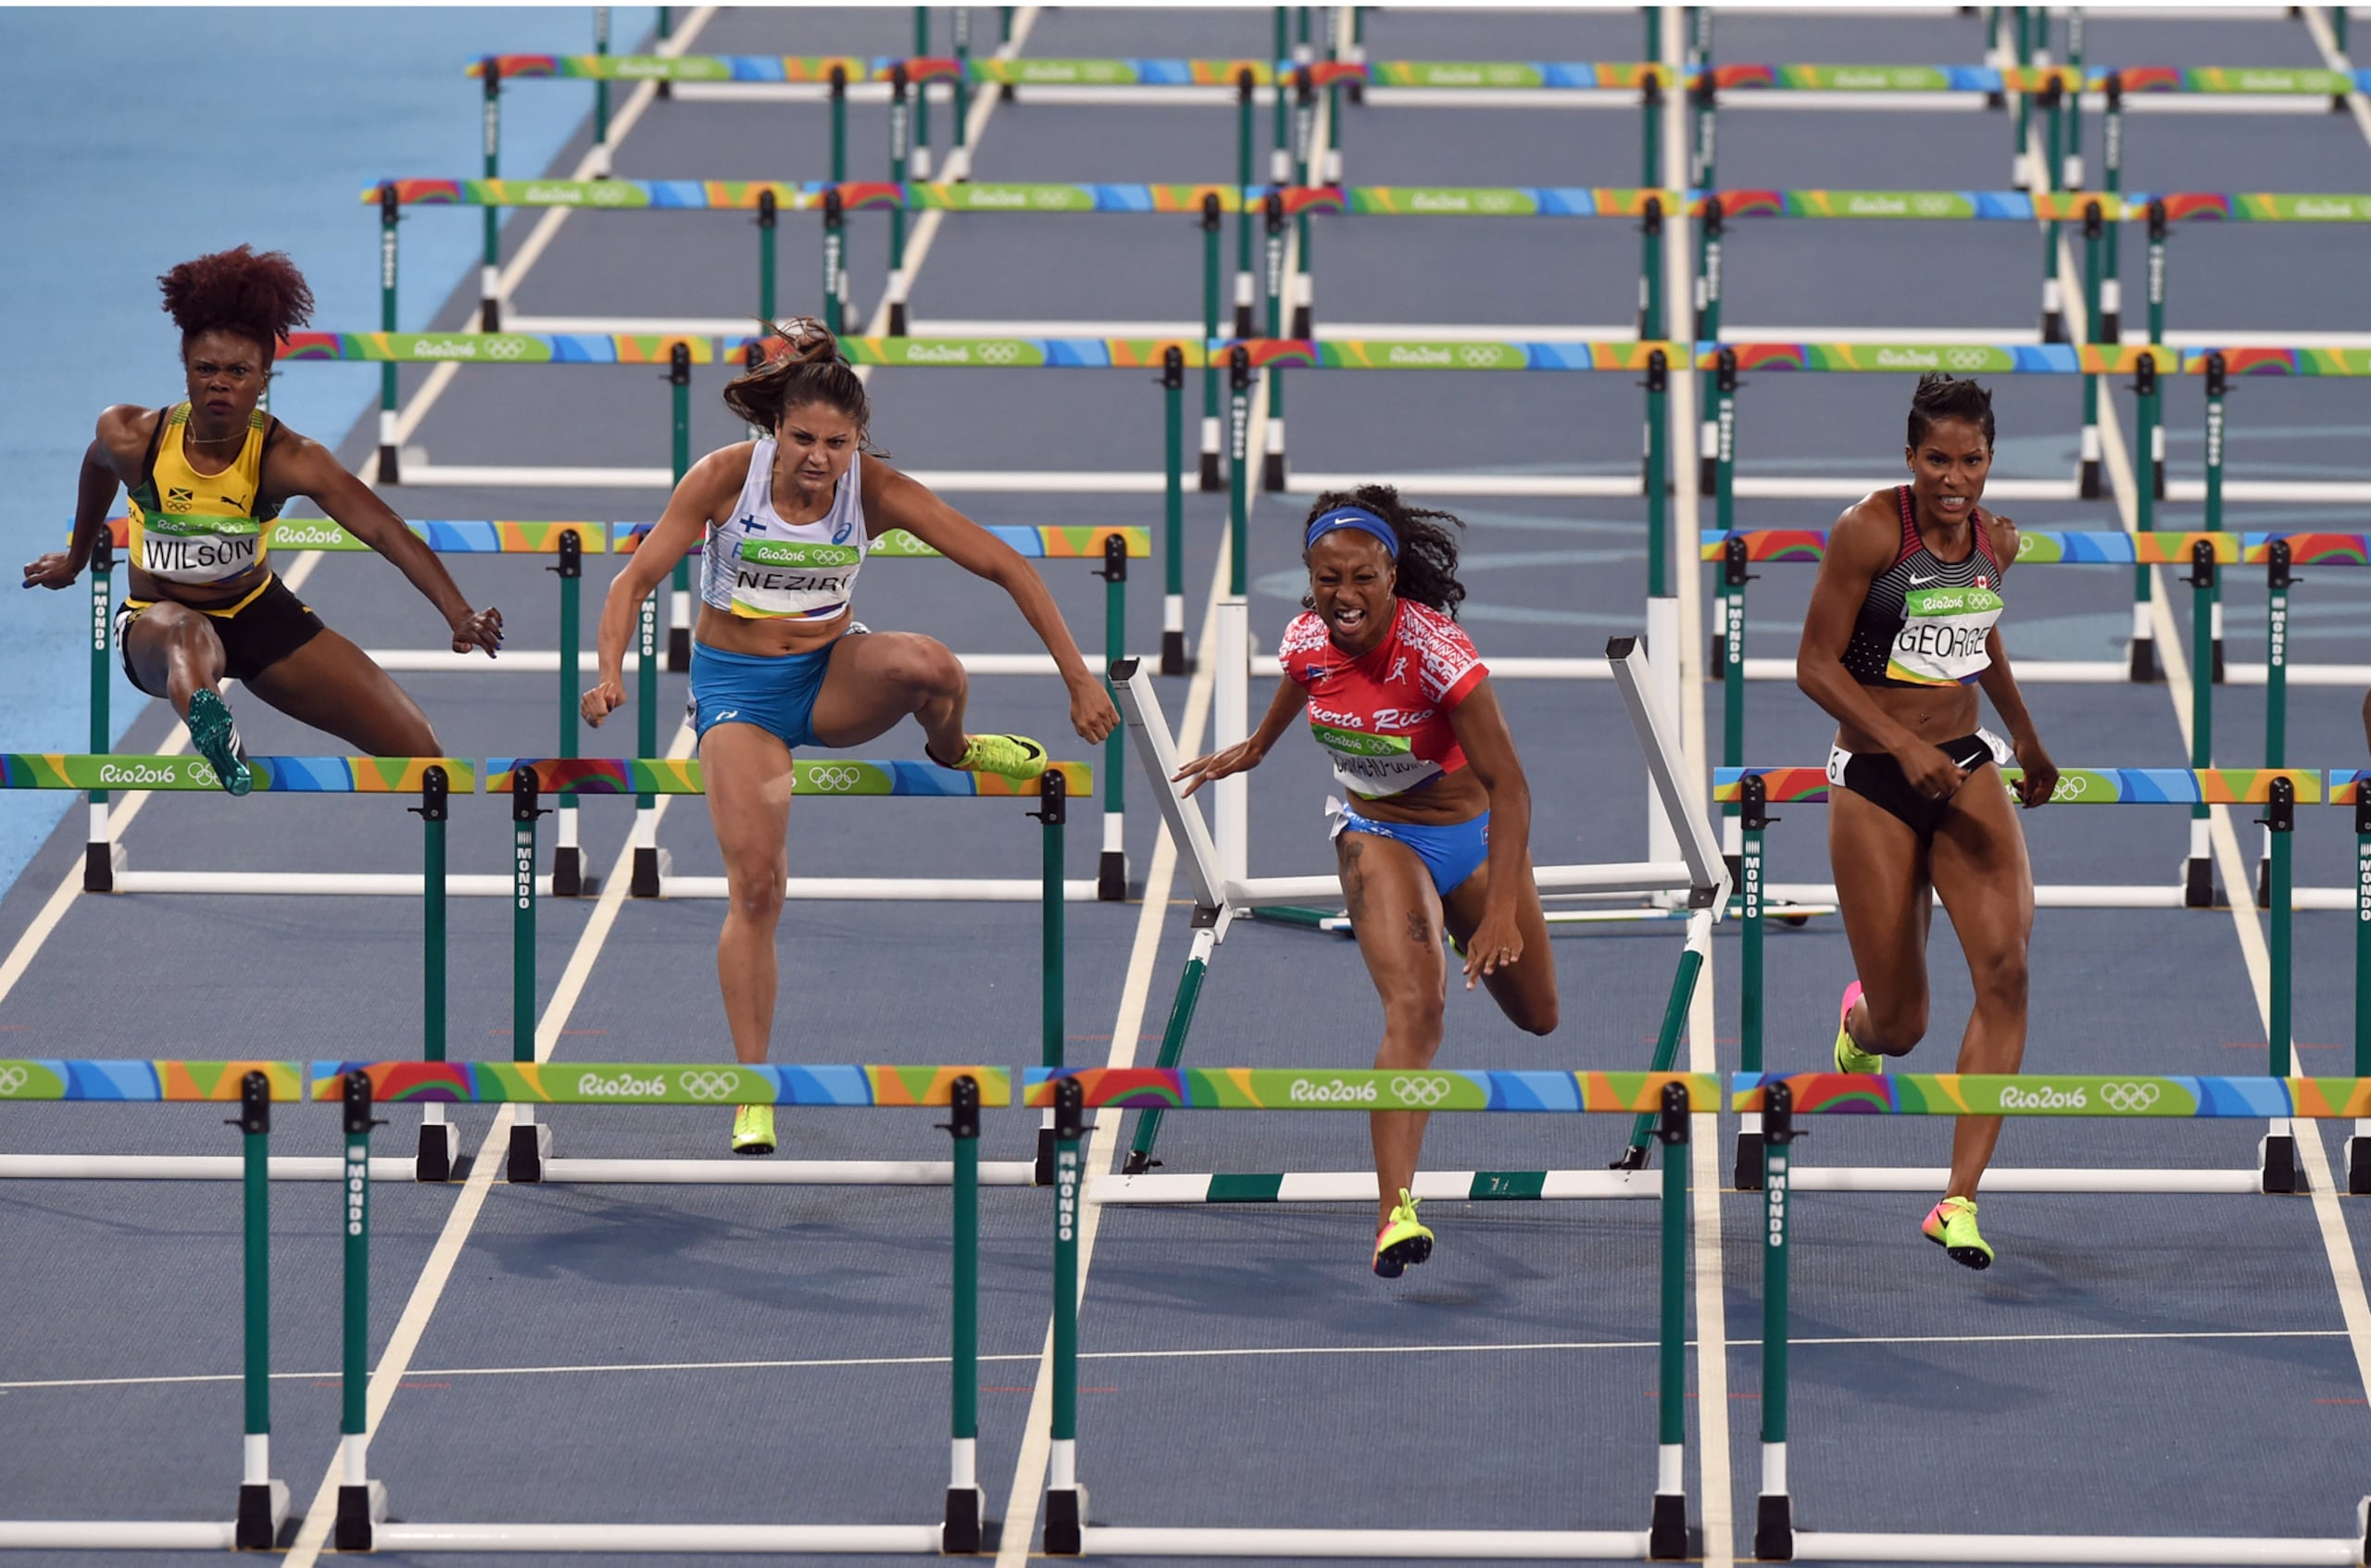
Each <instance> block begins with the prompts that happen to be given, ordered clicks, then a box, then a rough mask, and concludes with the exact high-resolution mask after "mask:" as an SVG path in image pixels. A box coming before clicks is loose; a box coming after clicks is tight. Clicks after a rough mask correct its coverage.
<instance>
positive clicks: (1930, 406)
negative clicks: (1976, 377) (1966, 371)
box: [1910, 370, 1992, 446]
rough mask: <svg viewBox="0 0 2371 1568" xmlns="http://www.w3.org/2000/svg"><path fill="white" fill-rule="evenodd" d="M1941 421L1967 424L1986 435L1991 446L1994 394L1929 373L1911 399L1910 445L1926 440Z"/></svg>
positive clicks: (1922, 379)
mask: <svg viewBox="0 0 2371 1568" xmlns="http://www.w3.org/2000/svg"><path fill="white" fill-rule="evenodd" d="M1937 420H1967V422H1968V423H1970V424H1972V425H1975V426H1976V428H1977V429H1979V430H1981V431H1983V432H1984V444H1985V445H1987V446H1990V445H1992V394H1991V393H1989V392H1988V391H1986V390H1985V389H1984V388H1983V387H1980V386H1978V385H1976V383H1974V382H1972V381H1959V380H1956V379H1954V378H1952V377H1951V376H1947V375H1945V374H1943V373H1942V372H1941V371H1940V370H1934V371H1929V372H1928V373H1927V374H1926V375H1923V376H1920V377H1919V378H1918V390H1917V391H1915V392H1913V393H1912V394H1911V395H1910V444H1911V445H1913V446H1915V445H1918V444H1919V443H1920V442H1922V441H1924V440H1926V433H1927V432H1928V431H1929V430H1932V429H1933V428H1934V427H1935V424H1936V421H1937Z"/></svg>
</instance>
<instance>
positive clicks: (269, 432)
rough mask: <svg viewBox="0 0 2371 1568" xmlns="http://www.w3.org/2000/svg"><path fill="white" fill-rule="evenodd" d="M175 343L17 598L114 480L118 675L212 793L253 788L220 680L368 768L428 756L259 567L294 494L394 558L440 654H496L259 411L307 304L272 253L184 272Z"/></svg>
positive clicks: (80, 537) (55, 566) (102, 451)
mask: <svg viewBox="0 0 2371 1568" xmlns="http://www.w3.org/2000/svg"><path fill="white" fill-rule="evenodd" d="M158 282H161V283H162V284H163V285H164V291H165V309H166V310H167V311H168V312H169V314H170V315H171V316H172V318H173V322H174V324H175V325H176V326H178V327H180V328H181V332H182V370H183V371H184V373H185V374H186V375H187V377H188V393H187V396H186V398H185V400H183V401H182V402H180V403H176V404H174V405H172V406H171V407H169V408H140V407H137V406H135V405H132V404H118V405H117V406H116V407H114V408H109V409H107V411H106V412H105V413H103V414H101V415H100V416H99V429H98V437H97V439H96V440H94V441H93V442H92V443H91V448H90V451H89V452H88V453H86V454H85V455H84V457H83V458H82V484H81V488H80V489H79V491H78V492H77V495H76V497H75V507H74V534H73V539H72V542H71V543H70V544H69V546H67V547H66V548H65V549H63V550H57V551H54V552H52V553H51V554H49V555H45V556H43V557H42V558H40V559H38V560H36V561H33V562H32V563H31V565H29V566H27V567H26V568H25V586H26V587H28V588H31V587H33V586H35V585H39V586H41V587H44V588H63V587H66V586H67V585H68V584H69V583H72V582H73V581H74V580H75V579H76V578H77V577H79V576H81V575H82V568H83V567H84V566H86V565H87V564H89V562H90V558H91V549H92V546H94V544H95V543H96V542H97V539H98V532H99V529H100V527H101V526H102V525H103V524H104V523H105V521H106V520H107V505H108V503H109V502H111V501H112V500H113V499H114V498H115V493H116V487H117V486H118V485H119V484H120V485H121V486H122V487H123V488H124V489H125V490H126V491H128V492H129V493H130V496H131V504H130V508H129V509H130V513H131V537H130V541H129V543H130V546H131V566H132V582H131V588H130V592H129V594H128V596H127V597H126V598H125V600H124V603H123V605H122V608H119V609H118V610H117V611H116V617H115V633H116V646H117V647H118V648H119V650H120V651H121V653H122V656H123V669H124V673H125V674H127V675H129V676H130V677H131V678H132V684H133V685H135V686H138V687H139V688H140V689H141V690H142V691H144V692H146V693H147V694H148V695H149V696H160V697H163V698H165V699H166V700H167V701H169V702H170V703H171V704H172V705H173V711H174V712H176V713H178V714H180V715H181V716H182V719H183V721H186V722H187V723H188V725H189V730H190V740H191V743H192V744H193V745H194V746H195V747H196V749H197V751H198V753H199V755H201V756H203V757H204V758H205V759H207V761H208V762H209V763H211V764H212V765H213V767H214V771H215V773H216V776H217V777H219V778H220V780H221V782H222V787H223V788H224V789H226V790H228V791H230V792H231V793H232V795H245V794H246V793H247V790H248V789H249V788H250V787H251V785H252V783H253V780H252V778H251V776H250V775H249V773H248V771H247V765H246V763H245V760H244V759H243V755H242V750H241V747H240V744H239V736H238V730H237V727H236V726H235V725H233V724H232V721H231V714H230V710H229V709H227V708H225V707H224V706H223V703H222V694H221V690H220V685H221V683H222V682H223V681H225V680H231V681H244V682H245V683H246V684H247V685H248V687H249V689H250V690H252V691H253V692H254V693H255V694H256V695H257V696H259V697H261V698H263V699H264V700H265V701H266V702H268V703H270V704H271V705H272V706H273V707H274V708H277V709H280V710H281V711H282V712H283V713H286V714H288V715H289V716H291V717H292V718H295V719H298V720H301V721H304V722H305V723H307V724H310V725H313V726H314V727H315V728H317V729H322V730H327V731H328V732H329V733H330V734H333V735H336V736H337V737H338V738H340V739H341V740H344V741H346V742H347V743H349V744H351V745H353V746H356V747H358V748H359V749H360V750H362V751H364V752H367V753H369V754H370V755H371V756H374V757H433V756H438V755H441V754H442V750H443V748H442V747H441V746H438V744H437V741H436V733H435V732H434V731H433V730H432V729H431V728H430V727H429V723H428V720H427V718H426V716H425V715H423V714H422V713H421V712H420V707H419V705H418V704H417V703H415V702H413V701H412V699H411V697H410V696H408V695H407V694H406V693H405V691H404V689H403V688H402V687H400V686H398V685H396V684H395V682H394V681H392V680H390V679H389V678H388V676H387V672H386V671H383V670H382V669H380V668H379V667H378V665H376V664H374V663H372V662H371V660H370V656H369V655H367V654H365V653H364V652H363V651H362V650H361V649H360V648H358V647H357V646H355V645H354V644H353V643H351V642H349V641H347V640H346V639H345V637H342V636H340V635H338V633H335V632H332V631H331V630H329V629H328V628H327V627H325V626H323V625H322V624H321V622H320V618H319V617H317V616H316V615H314V613H313V612H312V611H311V610H310V609H308V608H306V607H305V605H303V604H302V603H301V602H299V601H298V599H297V597H296V596H295V594H293V593H291V592H289V590H288V588H287V585H286V584H284V583H282V582H281V581H280V579H279V577H278V576H277V575H276V574H274V572H273V571H271V568H270V563H269V561H268V559H267V551H266V549H265V544H264V539H265V533H266V532H267V530H268V527H269V525H270V521H271V520H272V519H273V518H275V517H277V516H279V514H280V508H282V507H283V506H285V505H286V504H287V503H288V502H289V501H290V500H291V499H293V498H295V497H296V496H300V495H301V496H304V497H306V498H307V499H308V500H310V501H312V502H313V503H314V504H315V505H317V506H319V507H320V508H321V509H322V510H323V511H324V512H327V513H328V514H329V516H330V517H331V519H332V521H335V522H337V523H338V525H339V526H340V527H342V528H344V529H345V531H346V532H347V533H351V534H353V535H354V536H355V537H356V538H358V539H359V540H361V541H362V542H363V543H364V544H366V545H368V546H370V547H371V548H372V549H374V550H376V551H378V552H379V553H380V554H381V555H383V556H385V557H386V558H388V559H389V560H391V561H393V562H395V565H396V567H397V568H399V569H400V570H401V571H402V572H403V574H404V575H405V576H406V577H408V578H409V579H411V583H412V586H414V587H416V588H418V589H419V590H420V592H421V593H422V594H424V595H426V596H428V600H429V602H430V603H432V604H433V605H434V606H435V607H436V608H437V610H438V612H439V613H441V614H442V615H443V616H444V617H445V624H446V625H447V626H448V627H450V628H451V629H452V637H453V651H454V652H455V653H467V652H469V651H470V649H472V648H483V649H484V650H485V651H486V653H487V654H488V655H489V656H491V655H492V654H493V653H494V651H495V650H496V648H498V647H500V646H502V613H501V611H499V610H496V609H493V608H488V609H485V610H483V611H472V610H471V609H470V607H469V604H468V602H467V601H466V600H464V599H463V598H462V597H461V591H460V590H459V589H458V588H456V587H455V586H454V585H453V580H452V578H451V577H450V576H448V575H447V574H446V573H445V567H444V563H443V562H441V561H439V560H438V559H437V558H436V557H435V556H434V555H433V554H432V553H431V552H430V550H429V548H428V546H426V545H424V544H422V543H421V542H420V539H419V537H418V536H417V535H415V534H414V533H412V532H411V530H409V529H408V528H406V527H405V526H404V521H403V519H401V518H399V517H397V516H396V515H395V513H394V512H393V511H391V510H389V509H388V508H387V505H386V503H385V502H383V501H382V500H380V499H379V497H378V496H376V495H372V494H371V493H370V490H369V489H368V488H366V487H365V486H364V485H363V483H362V482H361V481H359V480H358V479H356V478H355V477H354V476H353V475H352V474H350V473H348V472H346V471H345V469H344V468H343V467H341V466H340V465H339V463H338V461H337V459H336V458H334V457H333V456H332V455H331V453H330V452H329V451H328V449H327V448H325V447H323V446H321V445H318V444H317V443H314V442H311V441H307V439H306V438H305V437H303V436H301V435H298V434H297V433H295V431H293V430H290V429H289V428H288V427H286V426H285V425H283V424H282V423H281V422H280V421H279V420H275V419H273V418H272V417H271V416H270V415H269V414H267V413H265V412H264V411H263V410H262V408H259V407H258V406H257V405H258V404H260V402H261V401H262V398H263V390H264V386H265V383H266V382H267V381H268V380H269V379H270V373H271V358H272V353H273V349H274V346H275V345H277V344H278V343H279V341H280V339H281V338H282V336H283V335H285V334H286V333H287V332H289V331H290V330H291V329H292V328H295V327H299V326H302V325H304V323H305V321H306V320H307V318H308V317H309V316H310V315H311V313H312V308H313V295H312V291H311V290H310V289H308V288H307V287H306V286H305V280H304V277H303V276H302V275H301V274H300V273H298V272H297V270H296V269H295V266H294V265H292V264H291V263H290V262H289V259H288V257H286V256H284V255H282V254H281V253H280V252H278V251H270V252H267V253H265V254H263V255H260V256H259V255H257V254H256V253H255V252H253V251H251V250H249V249H248V248H247V247H246V246H245V245H241V246H239V247H238V248H237V249H236V250H226V251H221V252H218V253H217V254H215V255H213V256H201V257H197V258H196V259H195V260H194V261H184V262H182V264H181V265H180V266H178V267H176V268H174V269H173V270H171V271H169V272H168V273H166V274H165V275H164V277H162V278H161V279H159V280H158Z"/></svg>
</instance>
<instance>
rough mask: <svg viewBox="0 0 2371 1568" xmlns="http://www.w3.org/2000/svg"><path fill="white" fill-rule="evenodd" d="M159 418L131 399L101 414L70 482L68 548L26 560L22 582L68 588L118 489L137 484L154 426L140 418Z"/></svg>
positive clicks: (87, 559)
mask: <svg viewBox="0 0 2371 1568" xmlns="http://www.w3.org/2000/svg"><path fill="white" fill-rule="evenodd" d="M159 418H162V416H161V415H160V414H158V413H157V411H156V410H155V409H152V408H141V407H140V406H139V405H137V404H134V403H119V404H117V405H115V406H114V407H113V408H107V409H105V410H103V411H102V412H101V413H100V415H99V429H98V433H97V434H96V435H95V436H94V437H93V438H92V440H91V445H90V446H89V447H88V448H87V449H86V450H85V451H84V452H83V454H82V473H81V475H80V476H79V477H78V479H77V482H76V483H75V486H74V532H73V533H71V534H70V535H69V537H68V540H67V545H66V548H64V549H62V550H52V551H50V552H48V553H47V554H46V555H43V556H38V557H36V558H33V559H32V560H30V561H28V562H26V563H25V586H26V587H28V588H34V587H40V588H65V587H70V586H72V584H73V582H74V580H75V579H76V578H78V577H80V576H82V569H83V568H84V567H86V566H88V565H90V564H91V551H92V550H93V549H94V547H95V546H97V544H98V542H99V526H100V524H102V523H104V522H106V521H107V507H108V505H109V504H110V503H111V502H113V501H114V500H115V494H116V491H117V490H118V489H119V488H120V487H123V486H127V485H131V484H134V483H138V468H139V463H140V458H141V454H142V453H144V451H145V450H146V449H147V445H148V433H149V431H152V430H154V429H155V428H156V426H155V425H154V424H153V423H152V424H148V425H147V426H146V428H145V429H144V428H143V422H144V420H156V419H159ZM127 474H129V475H130V476H131V477H126V476H127Z"/></svg>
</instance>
